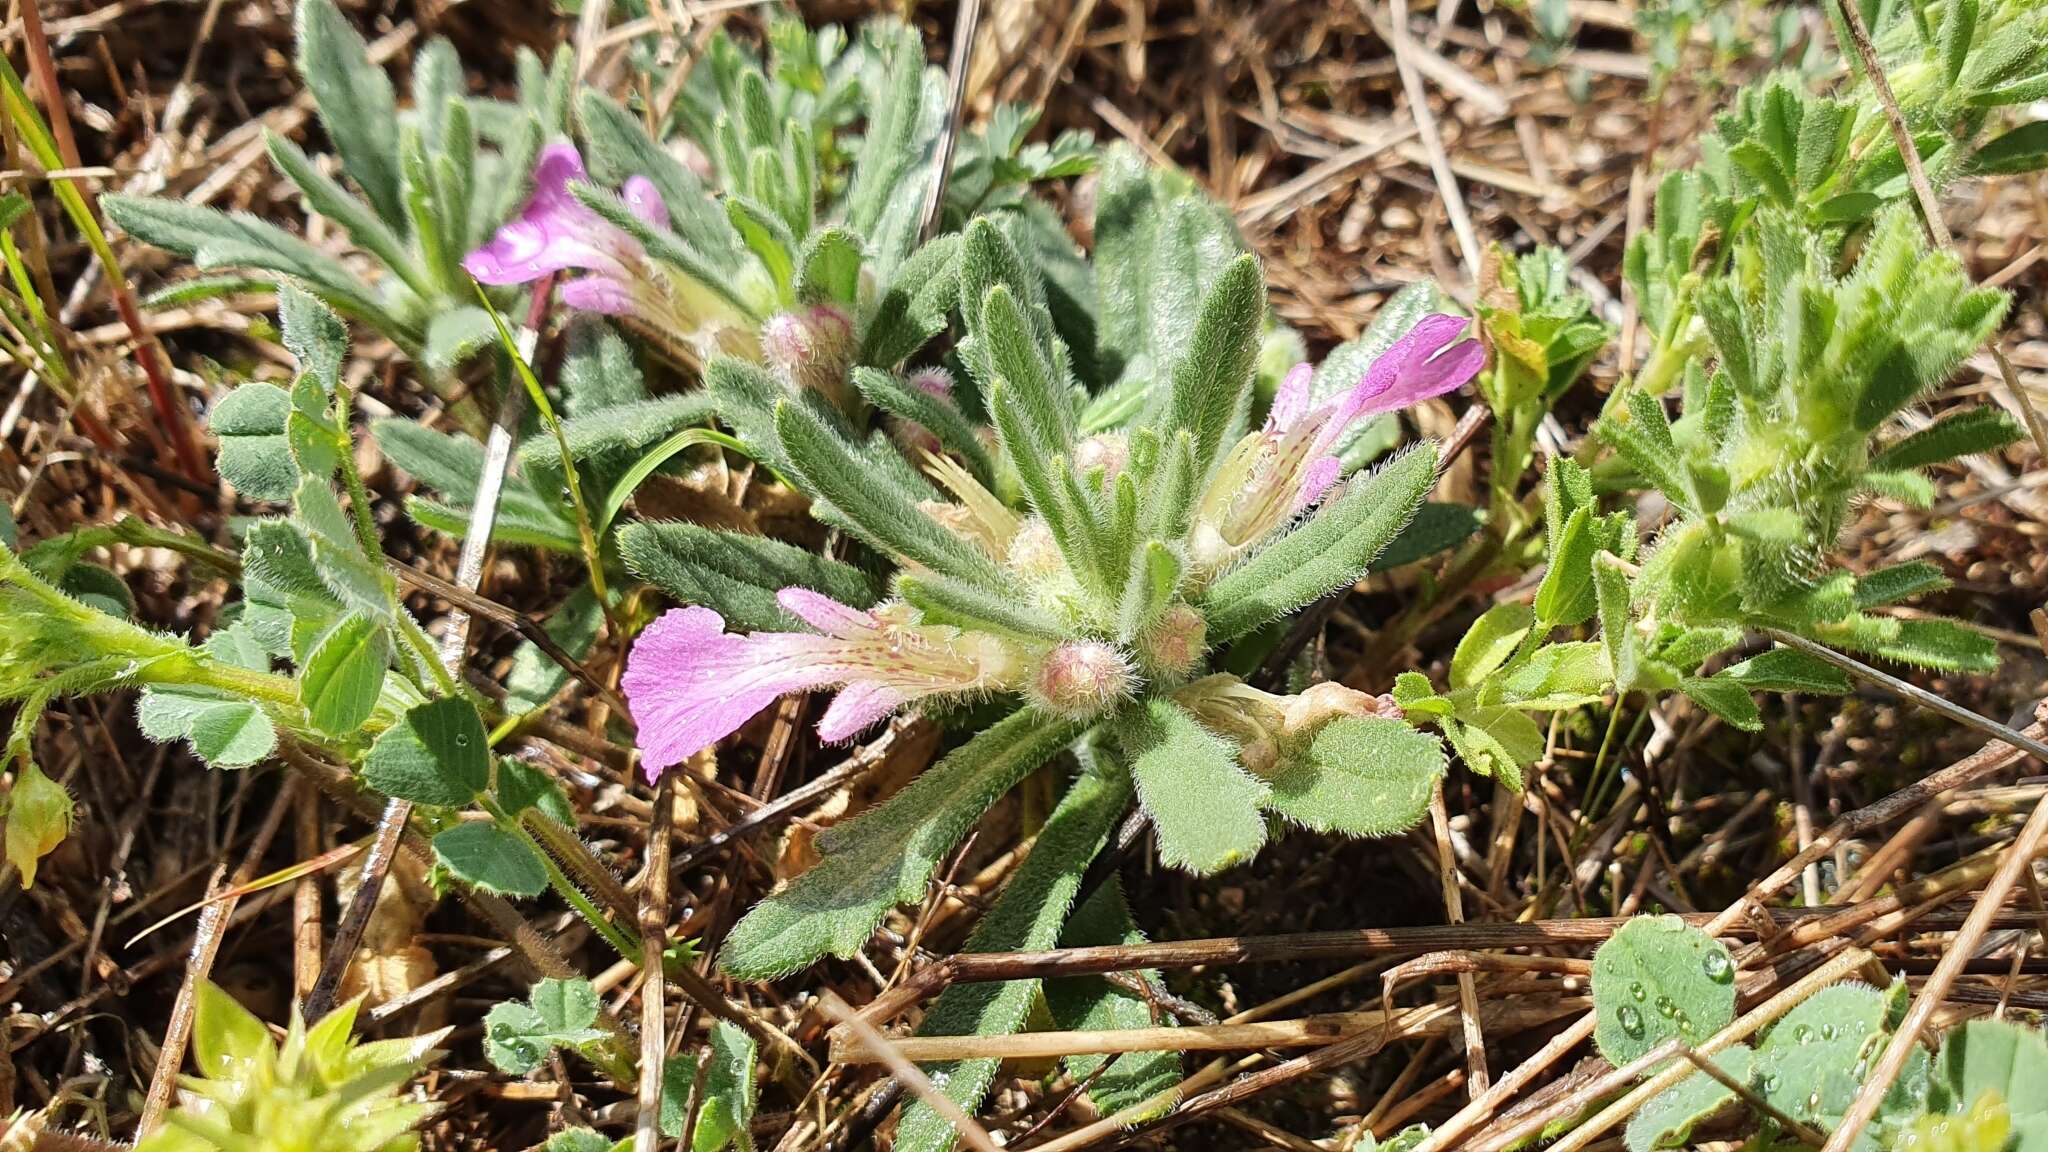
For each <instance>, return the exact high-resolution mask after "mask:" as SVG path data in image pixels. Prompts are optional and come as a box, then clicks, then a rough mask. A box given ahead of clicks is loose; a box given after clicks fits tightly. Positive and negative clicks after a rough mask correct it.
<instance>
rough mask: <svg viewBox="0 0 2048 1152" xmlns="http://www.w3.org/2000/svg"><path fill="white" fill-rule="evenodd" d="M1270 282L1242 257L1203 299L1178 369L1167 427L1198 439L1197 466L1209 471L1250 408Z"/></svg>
mask: <svg viewBox="0 0 2048 1152" xmlns="http://www.w3.org/2000/svg"><path fill="white" fill-rule="evenodd" d="M1265 314H1266V282H1265V279H1264V277H1262V276H1261V275H1260V273H1259V262H1258V260H1257V259H1256V258H1254V257H1252V256H1249V255H1247V256H1240V257H1239V258H1238V259H1236V260H1235V261H1233V262H1232V263H1231V265H1230V266H1229V267H1228V268H1225V269H1224V270H1223V274H1222V275H1221V276H1218V277H1217V278H1216V284H1215V286H1214V287H1212V288H1210V289H1209V293H1208V295H1207V296H1204V297H1203V298H1202V310H1201V313H1200V315H1199V316H1198V317H1197V319H1196V321H1195V333H1194V339H1193V342H1192V343H1191V344H1190V345H1189V346H1188V353H1187V355H1186V356H1184V357H1182V358H1181V361H1180V363H1179V364H1177V365H1175V367H1174V370H1173V392H1172V399H1171V400H1170V402H1169V405H1168V409H1167V427H1168V428H1169V429H1174V430H1179V429H1186V430H1187V431H1188V432H1190V433H1191V434H1192V435H1193V436H1194V448H1195V462H1196V465H1197V467H1198V469H1200V470H1203V471H1206V470H1207V469H1208V467H1209V466H1210V464H1211V462H1213V461H1214V460H1215V459H1216V454H1217V453H1218V452H1219V451H1221V449H1222V446H1223V443H1224V441H1225V439H1226V438H1228V436H1229V435H1230V432H1231V429H1232V428H1233V427H1234V426H1235V425H1236V424H1237V423H1238V422H1239V421H1241V420H1242V419H1243V418H1244V413H1245V411H1246V409H1247V408H1248V407H1249V406H1250V398H1251V386H1252V367H1253V365H1254V364H1255V363H1256V362H1257V360H1258V356H1259V325H1260V324H1261V323H1262V322H1263V321H1264V319H1265Z"/></svg>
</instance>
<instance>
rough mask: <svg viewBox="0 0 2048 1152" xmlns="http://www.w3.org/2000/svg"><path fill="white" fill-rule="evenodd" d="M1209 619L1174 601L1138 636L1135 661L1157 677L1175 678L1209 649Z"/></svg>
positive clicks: (1196, 663)
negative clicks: (1136, 659) (1136, 658)
mask: <svg viewBox="0 0 2048 1152" xmlns="http://www.w3.org/2000/svg"><path fill="white" fill-rule="evenodd" d="M1208 641H1209V623H1208V621H1206V620H1204V619H1203V618H1202V614H1201V613H1200V612H1197V611H1195V609H1194V608H1192V607H1191V606H1189V605H1186V604H1174V605H1172V606H1170V607H1168V608H1167V609H1166V611H1165V612H1163V613H1161V614H1160V616H1159V619H1158V620H1155V621H1153V623H1152V626H1151V627H1150V628H1147V629H1146V630H1145V632H1144V634H1143V635H1141V636H1139V637H1138V662H1139V663H1140V664H1142V665H1144V668H1145V671H1146V672H1147V673H1148V674H1150V675H1152V676H1156V677H1162V678H1165V679H1170V680H1178V679H1180V678H1182V677H1184V676H1186V675H1187V674H1188V673H1190V672H1192V671H1194V670H1195V668H1196V667H1197V666H1198V665H1199V664H1201V662H1202V657H1203V656H1205V655H1207V654H1208V651H1209V643H1208Z"/></svg>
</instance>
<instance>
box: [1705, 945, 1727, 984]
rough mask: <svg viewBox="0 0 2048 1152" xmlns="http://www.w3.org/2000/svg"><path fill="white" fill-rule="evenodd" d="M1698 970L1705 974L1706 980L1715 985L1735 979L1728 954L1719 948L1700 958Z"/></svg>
mask: <svg viewBox="0 0 2048 1152" xmlns="http://www.w3.org/2000/svg"><path fill="white" fill-rule="evenodd" d="M1700 968H1701V969H1702V970H1704V971H1705V972H1706V974H1707V979H1709V980H1712V981H1713V982H1714V983H1716V984H1726V983H1727V982H1728V981H1730V980H1732V979H1734V978H1735V964H1734V962H1733V961H1731V960H1729V959H1728V954H1727V953H1726V952H1723V951H1721V950H1720V949H1719V948H1716V949H1714V950H1713V951H1711V952H1708V953H1707V954H1706V955H1705V956H1702V957H1701V958H1700Z"/></svg>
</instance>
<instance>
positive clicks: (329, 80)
mask: <svg viewBox="0 0 2048 1152" xmlns="http://www.w3.org/2000/svg"><path fill="white" fill-rule="evenodd" d="M296 32H297V39H298V43H299V53H298V66H299V75H300V76H302V77H304V78H305V81H306V89H307V91H309V92H311V93H312V94H313V103H314V106H315V107H317V108H318V109H319V110H320V123H321V125H322V126H324V127H325V128H326V129H327V135H328V138H329V139H331V140H333V141H334V148H335V151H337V152H339V153H340V154H341V166H342V169H343V170H344V171H346V172H347V173H348V174H349V176H350V177H351V178H352V179H354V180H355V182H356V183H357V184H358V185H360V186H361V187H362V189H363V193H364V194H365V195H367V196H368V197H369V198H370V203H371V204H374V205H375V206H376V208H377V214H378V215H379V216H382V217H383V218H384V219H385V221H386V222H387V223H389V224H391V225H392V226H393V227H403V226H404V221H405V218H406V215H405V198H404V196H403V195H402V193H401V192H400V184H401V182H400V179H399V169H398V153H397V150H396V149H395V148H394V147H393V146H392V126H393V125H395V124H397V123H398V101H397V99H396V97H395V96H394V95H393V93H392V90H391V79H390V77H388V76H386V75H385V74H384V70H383V69H382V68H379V67H377V66H376V65H375V64H372V63H370V58H369V49H368V46H367V45H365V44H364V43H363V38H362V36H361V35H360V34H358V33H357V32H356V30H355V28H354V27H353V26H351V25H350V24H349V22H348V18H347V17H345V16H343V15H342V14H341V10H340V9H339V8H337V7H335V5H334V3H333V0H300V2H299V10H298V20H297V27H296Z"/></svg>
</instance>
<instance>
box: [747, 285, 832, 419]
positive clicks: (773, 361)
mask: <svg viewBox="0 0 2048 1152" xmlns="http://www.w3.org/2000/svg"><path fill="white" fill-rule="evenodd" d="M853 345H854V338H853V321H852V320H850V319H848V318H847V315H846V313H845V312H843V311H841V310H840V309H838V308H836V307H834V306H833V305H830V304H814V305H812V306H811V307H810V308H808V309H806V310H804V311H802V312H778V313H776V314H775V315H773V316H770V317H769V318H768V322H767V323H765V324H763V325H762V326H761V354H762V355H763V356H764V357H766V358H767V360H768V364H769V366H770V367H773V368H774V369H775V370H776V371H777V372H780V373H781V374H782V377H783V379H784V380H785V381H786V382H787V383H788V384H789V385H790V387H792V388H796V389H799V390H802V389H809V390H811V391H814V392H817V393H819V394H820V395H823V396H824V397H825V398H826V399H828V400H830V401H832V403H834V404H835V405H838V406H839V407H841V408H844V407H845V406H846V402H847V401H848V399H849V398H850V396H849V393H848V392H847V383H846V369H847V366H848V365H849V364H850V363H852V360H853V353H854V346H853Z"/></svg>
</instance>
